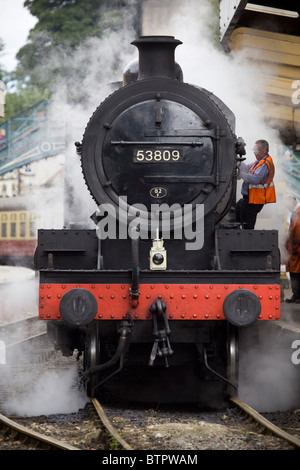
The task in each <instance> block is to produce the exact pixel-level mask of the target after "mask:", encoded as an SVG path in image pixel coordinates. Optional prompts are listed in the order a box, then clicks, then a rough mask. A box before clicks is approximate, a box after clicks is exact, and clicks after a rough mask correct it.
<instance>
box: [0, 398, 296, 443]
mask: <svg viewBox="0 0 300 470" xmlns="http://www.w3.org/2000/svg"><path fill="white" fill-rule="evenodd" d="M231 403H232V404H233V405H234V407H238V408H239V409H240V410H242V411H243V413H244V414H246V415H247V416H249V417H250V418H251V420H254V421H255V422H257V423H259V425H260V426H261V427H263V429H264V430H267V431H268V432H269V433H271V434H272V435H273V436H277V437H278V438H279V439H280V440H282V441H285V442H287V443H288V444H289V445H290V446H289V447H287V448H289V449H299V448H300V439H299V438H298V437H296V436H294V435H291V434H289V433H287V432H286V431H284V430H283V429H281V428H279V427H278V426H275V425H274V424H273V423H271V422H270V421H269V420H267V419H266V418H265V417H264V416H262V415H261V414H260V413H258V412H257V411H255V410H253V408H251V407H250V406H249V405H247V404H246V403H243V402H242V401H240V400H238V399H236V398H233V399H231ZM90 406H93V409H94V410H95V412H96V413H97V417H98V418H99V420H98V419H95V417H94V418H93V419H92V422H93V426H94V427H95V431H96V433H99V437H98V439H95V442H94V445H93V446H92V447H90V448H92V449H93V450H96V449H101V450H131V451H134V450H147V451H148V452H150V451H152V450H153V449H157V450H166V449H169V450H170V451H174V450H177V448H176V447H174V446H173V447H172V444H171V441H168V442H167V443H163V439H165V437H166V435H165V436H163V435H161V438H159V435H158V433H157V436H156V445H155V444H154V443H153V444H151V445H150V446H148V447H147V446H145V447H146V449H143V447H141V441H140V439H139V438H138V433H137V427H134V426H132V423H131V425H130V424H129V421H127V423H125V420H124V419H123V418H121V417H120V416H117V414H118V411H119V410H116V411H115V412H116V413H117V414H112V412H111V409H110V410H109V414H110V415H111V416H110V417H109V416H108V414H107V413H106V412H105V411H104V408H103V407H102V405H101V404H100V403H99V401H98V400H96V399H92V401H91V405H90ZM142 413H145V411H143V412H142ZM94 414H95V413H94ZM133 414H134V412H133ZM146 414H147V413H146ZM148 415H149V410H148ZM196 416H197V413H196V414H195V415H194V417H193V419H192V420H193V421H194V423H193V424H194V425H195V424H196ZM148 418H149V416H148ZM151 418H152V422H153V421H156V422H158V423H159V419H158V418H155V411H154V412H153V415H152V416H151ZM138 421H139V422H140V418H138ZM113 422H114V423H118V424H117V425H115V424H114V423H113ZM147 422H148V426H146V427H145V428H144V429H139V432H140V433H142V434H143V435H145V434H146V433H147V432H148V433H149V430H150V433H151V425H149V420H148V421H147ZM227 424H228V423H226V421H225V422H224V423H223V432H224V431H225V432H226V426H227ZM173 425H174V423H173ZM184 426H185V424H184V419H183V421H182V423H181V422H180V418H179V421H178V423H177V427H178V428H180V427H184ZM205 426H206V427H207V428H209V427H210V423H208V422H206V424H205V425H204V427H203V430H204V432H205V433H207V432H208V431H207V429H206V430H205ZM77 427H78V426H77ZM141 427H142V425H140V428H141ZM152 427H154V426H152ZM175 427H176V426H175ZM104 428H105V429H104ZM119 428H120V429H119ZM196 428H197V427H195V429H196ZM157 429H158V428H157ZM161 429H162V428H161ZM197 429H198V428H197ZM212 429H213V433H214V435H215V437H216V433H218V432H222V431H221V430H220V426H219V425H216V428H214V427H212ZM189 430H190V432H191V436H192V435H193V432H194V431H193V430H192V426H191V424H189ZM239 432H242V431H239ZM244 432H245V431H244ZM248 432H249V434H251V433H252V434H253V435H256V436H257V435H260V438H261V439H266V438H265V437H263V434H262V433H263V431H262V430H260V431H259V432H255V433H254V432H251V431H248ZM0 435H2V436H11V439H13V440H18V441H20V442H22V445H24V443H25V445H26V443H27V442H28V445H30V446H31V448H35V449H40V448H46V449H60V450H86V447H83V446H79V445H78V446H77V445H73V444H70V443H69V442H66V441H68V438H65V439H60V437H52V436H47V435H45V434H43V433H41V432H36V431H34V430H32V429H30V428H28V427H26V426H24V425H22V424H20V423H19V422H18V420H12V419H10V418H7V417H5V416H3V415H0ZM123 436H124V437H123ZM173 436H175V433H174V431H173ZM209 439H211V437H209ZM222 439H224V436H222ZM175 440H176V439H175ZM128 441H129V442H135V443H136V446H134V445H133V444H132V443H131V444H130V443H129V442H128ZM112 442H113V445H112ZM168 443H169V444H171V445H169V446H168ZM280 448H281V446H280V444H277V447H276V450H278V449H280ZM0 449H1V442H0ZM183 449H185V448H184V447H183ZM197 449H205V444H204V447H198V446H197V444H196V443H194V442H193V440H192V439H191V445H190V446H188V447H187V450H190V451H191V452H193V451H196V450H197ZM185 450H186V449H185Z"/></svg>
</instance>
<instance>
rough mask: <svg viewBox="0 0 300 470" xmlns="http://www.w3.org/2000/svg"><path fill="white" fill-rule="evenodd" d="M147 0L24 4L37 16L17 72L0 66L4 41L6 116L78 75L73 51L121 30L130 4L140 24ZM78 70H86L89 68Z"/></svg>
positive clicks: (29, 0)
mask: <svg viewBox="0 0 300 470" xmlns="http://www.w3.org/2000/svg"><path fill="white" fill-rule="evenodd" d="M142 1H143V0H25V2H24V6H25V7H27V8H28V10H29V11H30V13H31V14H32V15H33V16H36V17H37V19H38V21H37V23H36V25H35V27H34V28H33V29H32V30H31V31H30V33H29V36H28V40H27V43H26V44H25V45H24V46H23V47H22V48H21V49H20V50H19V52H18V54H17V59H18V66H17V68H16V70H15V71H14V72H13V73H12V74H8V73H6V72H5V71H4V70H1V49H3V44H2V43H1V40H0V79H2V80H3V81H4V82H5V83H6V85H7V92H6V105H5V113H6V116H5V119H8V118H9V117H11V116H13V115H14V114H16V113H19V112H21V111H23V109H25V108H26V107H27V106H31V105H33V104H35V102H36V101H39V100H40V99H45V98H50V97H51V92H52V88H53V87H54V85H56V84H57V83H58V82H59V81H60V80H63V79H64V78H66V77H68V76H70V75H71V74H74V70H71V67H72V65H70V57H71V56H72V54H73V53H74V54H75V53H76V51H77V49H78V48H79V46H82V45H84V44H85V41H87V40H88V38H102V36H103V35H104V34H105V33H106V32H107V31H109V32H110V33H111V32H113V31H118V30H122V26H123V21H124V17H125V15H127V12H128V7H129V6H132V11H134V17H133V21H135V25H139V21H138V20H137V16H138V14H139V12H140V8H139V5H140V4H141V3H142ZM0 35H1V32H0ZM76 72H77V74H78V75H80V74H83V73H84V69H83V70H81V69H78V70H76ZM74 95H75V96H76V90H75V93H74Z"/></svg>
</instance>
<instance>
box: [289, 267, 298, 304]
mask: <svg viewBox="0 0 300 470" xmlns="http://www.w3.org/2000/svg"><path fill="white" fill-rule="evenodd" d="M290 279H291V288H292V292H293V297H294V298H295V299H300V273H290Z"/></svg>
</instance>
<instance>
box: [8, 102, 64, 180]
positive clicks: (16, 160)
mask: <svg viewBox="0 0 300 470" xmlns="http://www.w3.org/2000/svg"><path fill="white" fill-rule="evenodd" d="M64 150H65V122H64V121H63V119H61V118H60V112H59V110H57V112H56V108H55V106H54V105H53V103H52V102H50V101H46V100H45V101H40V102H39V103H37V104H36V105H34V106H32V107H30V108H28V109H26V110H25V111H23V112H22V113H20V114H17V115H16V116H14V117H13V118H11V119H8V120H7V121H5V122H4V123H3V124H1V125H0V175H3V174H5V173H7V172H10V171H13V170H14V169H16V168H20V167H22V166H26V165H28V164H30V163H31V162H33V161H35V160H40V159H42V158H47V157H51V156H55V155H57V154H59V153H64Z"/></svg>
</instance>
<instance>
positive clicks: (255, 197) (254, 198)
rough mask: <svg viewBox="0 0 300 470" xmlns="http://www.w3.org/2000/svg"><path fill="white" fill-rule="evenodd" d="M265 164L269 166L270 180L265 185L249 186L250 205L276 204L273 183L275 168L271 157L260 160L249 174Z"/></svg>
mask: <svg viewBox="0 0 300 470" xmlns="http://www.w3.org/2000/svg"><path fill="white" fill-rule="evenodd" d="M264 163H265V164H266V165H267V166H268V169H269V176H268V179H267V181H266V182H265V183H259V184H249V203H250V204H269V203H270V202H276V193H275V186H274V181H273V178H274V174H275V166H274V163H273V160H272V158H271V157H270V155H268V156H267V157H266V158H263V159H262V160H260V162H259V163H258V164H257V165H256V166H255V164H253V165H252V166H251V168H250V170H249V173H251V174H253V173H254V172H255V171H256V170H257V168H259V167H260V166H261V165H263V164H264Z"/></svg>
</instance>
